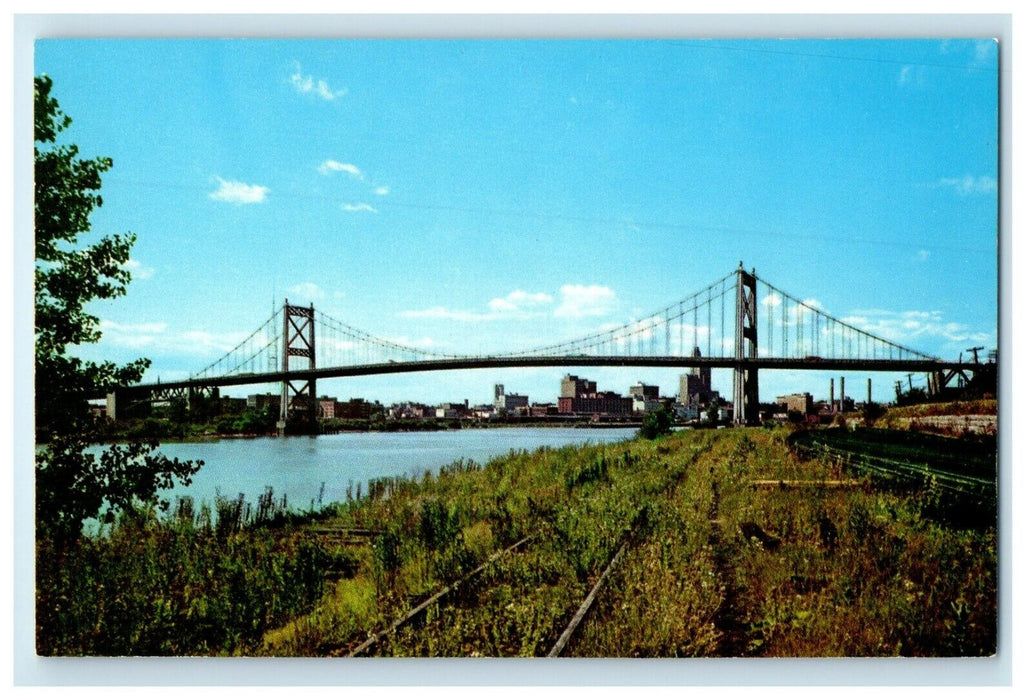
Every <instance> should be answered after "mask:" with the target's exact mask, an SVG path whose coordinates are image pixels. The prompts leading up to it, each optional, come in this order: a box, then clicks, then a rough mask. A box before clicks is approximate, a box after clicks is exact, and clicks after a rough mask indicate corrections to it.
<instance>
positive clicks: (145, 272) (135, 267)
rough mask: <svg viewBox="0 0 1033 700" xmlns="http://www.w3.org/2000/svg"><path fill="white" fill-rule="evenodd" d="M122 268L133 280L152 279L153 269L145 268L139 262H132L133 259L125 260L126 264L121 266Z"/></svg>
mask: <svg viewBox="0 0 1033 700" xmlns="http://www.w3.org/2000/svg"><path fill="white" fill-rule="evenodd" d="M123 267H124V268H126V269H127V270H129V272H130V273H131V274H132V275H133V279H134V280H148V279H150V278H151V277H154V268H153V267H147V266H146V265H144V264H143V263H141V262H140V261H139V260H134V259H133V258H129V260H126V264H125V265H123Z"/></svg>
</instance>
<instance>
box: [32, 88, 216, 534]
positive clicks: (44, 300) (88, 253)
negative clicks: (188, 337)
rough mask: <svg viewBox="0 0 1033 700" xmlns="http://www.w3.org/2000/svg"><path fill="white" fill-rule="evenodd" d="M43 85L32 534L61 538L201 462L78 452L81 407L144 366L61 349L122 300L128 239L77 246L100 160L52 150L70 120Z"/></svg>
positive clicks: (150, 452)
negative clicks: (101, 307)
mask: <svg viewBox="0 0 1033 700" xmlns="http://www.w3.org/2000/svg"><path fill="white" fill-rule="evenodd" d="M52 87H53V82H52V81H51V79H50V78H49V77H47V76H45V75H44V76H38V77H36V78H35V115H34V116H35V118H34V127H35V148H34V160H35V245H36V248H35V250H36V269H35V283H36V290H35V311H36V327H35V345H36V347H35V370H36V377H35V379H36V386H35V389H36V442H37V444H39V445H42V448H41V449H39V450H37V454H36V523H37V528H38V534H40V535H43V536H48V535H49V536H52V537H55V538H61V539H68V538H73V537H75V536H78V535H79V533H80V532H81V530H82V525H83V521H84V520H85V519H87V518H90V517H95V516H97V515H98V514H99V513H101V512H102V511H103V510H106V511H107V512H108V513H109V514H113V513H114V512H116V511H118V510H121V509H126V508H129V507H132V506H133V505H134V504H137V503H145V504H150V505H162V506H166V507H167V504H166V503H160V502H159V501H158V498H157V491H158V489H161V488H168V487H171V486H172V485H173V484H174V479H175V478H179V479H182V480H183V481H185V482H186V483H189V480H190V476H191V475H192V474H193V473H195V472H196V471H197V469H199V468H200V466H201V463H200V462H198V463H194V462H181V461H179V460H170V459H168V458H166V457H164V456H162V455H158V454H155V453H154V449H155V448H156V447H157V444H156V443H153V442H134V443H129V444H126V445H118V446H113V447H111V448H110V449H108V450H107V451H105V452H104V453H102V454H100V455H93V454H88V453H86V451H85V450H86V448H87V447H88V446H89V445H90V444H93V443H96V442H99V440H100V437H101V432H100V430H99V425H98V422H97V420H96V418H94V416H93V415H92V414H91V412H90V410H89V404H88V400H89V399H90V398H91V397H94V396H98V395H103V394H104V393H105V392H107V391H109V390H110V389H112V388H114V387H116V386H120V385H126V384H130V383H133V382H138V381H139V380H140V378H141V377H142V375H143V372H144V370H146V369H147V367H148V366H149V362H148V361H147V360H144V359H139V360H135V361H134V362H131V363H129V364H127V365H124V366H117V365H115V364H114V363H112V362H101V363H96V362H87V361H84V360H81V359H79V358H77V357H74V356H71V355H69V353H68V350H69V348H73V347H75V346H78V345H84V344H88V343H95V342H97V340H99V339H100V335H101V334H100V321H99V319H98V318H97V317H96V316H94V315H93V314H91V313H89V311H88V310H87V306H88V304H89V303H90V302H92V301H94V300H107V299H114V298H116V297H119V296H122V295H123V294H125V292H126V285H127V284H128V283H129V281H130V279H131V277H130V274H129V270H128V269H127V268H126V263H127V262H128V260H129V251H130V248H131V247H132V245H133V242H134V241H135V238H136V237H135V236H134V235H133V234H131V233H130V234H124V235H122V234H114V235H109V236H104V237H102V238H101V239H100V240H98V241H97V242H95V243H94V244H93V245H89V246H85V245H81V244H80V242H79V236H80V235H81V234H86V233H88V232H89V230H90V221H89V218H90V214H91V213H92V211H93V209H94V208H95V207H99V206H101V204H102V200H101V196H100V186H101V174H102V173H104V172H106V171H107V170H108V169H109V168H110V167H111V165H112V163H111V159H110V158H102V157H101V158H93V159H83V158H80V157H79V149H78V148H77V147H76V146H75V145H74V144H67V143H58V140H59V139H58V137H59V135H60V133H61V132H62V131H64V130H65V129H67V128H68V127H69V125H71V123H72V120H71V118H70V117H69V116H68V115H66V114H65V113H64V112H62V111H61V108H60V106H59V105H58V103H57V100H56V99H55V98H54V97H53V96H52V95H51V89H52Z"/></svg>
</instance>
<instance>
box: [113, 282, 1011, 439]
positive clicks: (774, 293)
mask: <svg viewBox="0 0 1033 700" xmlns="http://www.w3.org/2000/svg"><path fill="white" fill-rule="evenodd" d="M317 327H318V328H319V329H320V331H319V337H318V338H317V334H316V328H317ZM317 340H318V343H317ZM981 349H982V348H973V349H972V350H973V351H975V350H981ZM317 351H318V353H317ZM317 354H318V357H319V360H318V361H317ZM978 360H979V358H978V356H976V354H975V352H973V361H972V362H962V360H961V357H960V356H959V357H958V360H957V361H948V360H942V359H938V358H936V357H933V356H932V355H929V354H926V353H923V352H921V351H918V350H914V349H912V348H908V347H905V346H904V345H901V344H900V343H898V342H895V341H893V340H888V339H886V338H882V337H879V336H876V335H874V334H873V333H872V332H870V331H868V330H865V329H863V328H860V327H858V326H857V325H856V322H853V323H848V322H845V321H842V320H840V319H838V318H835V317H833V316H832V315H831V314H829V313H828V312H826V311H825V310H824V309H823V308H821V305H820V304H818V303H817V302H813V301H803V300H801V299H800V298H798V297H795V296H792V295H790V294H788V293H786V292H784V291H782V290H781V289H779V288H778V287H775V286H774V285H771V284H770V283H768V282H766V281H764V280H762V279H761V278H760V277H758V276H757V275H756V273H755V272H754V271H749V272H748V271H746V270H745V269H743V267H742V263H740V264H739V267H738V269H736V270H734V271H732V272H731V273H729V274H727V275H725V276H724V277H723V278H721V279H720V280H718V281H717V282H714V283H713V284H711V285H709V286H708V287H706V288H704V289H702V290H700V291H698V292H696V293H694V294H691V295H689V296H687V297H685V298H683V299H681V300H680V301H678V302H675V303H674V304H670V305H668V306H667V307H665V308H663V309H660V310H659V311H657V312H655V313H653V314H651V315H649V316H647V317H644V318H640V319H638V320H635V321H631V322H629V323H625V324H624V325H620V326H616V327H613V328H610V329H608V330H603V331H599V332H596V333H593V334H591V335H589V336H585V337H580V338H575V339H574V340H569V341H565V342H561V343H554V344H550V345H545V346H541V347H537V348H531V349H527V350H524V351H521V352H508V351H507V352H490V351H472V352H469V353H466V354H458V353H454V354H445V353H441V352H434V351H431V350H427V349H424V348H415V347H411V346H406V345H403V344H400V343H398V342H395V341H391V340H386V339H384V338H379V337H376V336H373V335H371V334H369V333H366V332H364V331H361V330H359V329H357V328H354V327H352V326H350V325H348V324H346V323H343V322H341V321H338V320H337V319H334V318H331V317H329V316H327V315H326V314H321V313H320V314H317V312H316V310H315V308H314V307H313V306H311V305H309V306H307V307H305V306H295V305H291V304H290V303H289V302H288V301H287V300H284V304H283V307H282V309H278V310H276V311H274V312H273V314H272V316H270V317H269V318H268V319H267V320H266V321H265V322H264V323H263V324H262V326H260V327H259V328H258V329H257V330H255V331H254V332H253V333H251V335H250V336H248V337H247V338H246V339H245V340H244V341H242V342H241V343H240V344H239V345H237V347H235V348H233V349H232V350H230V351H229V352H227V353H226V354H225V355H224V356H223V357H221V358H219V359H218V360H216V361H215V362H212V363H211V364H210V365H208V367H206V368H205V369H203V370H201V371H200V372H198V373H197V374H195V375H194V376H192V377H190V378H189V379H184V380H178V381H172V382H156V383H150V384H138V385H133V386H126V387H119V388H116V389H115V390H114V391H112V392H111V393H110V394H108V395H107V398H108V415H109V416H112V417H117V416H118V414H119V411H120V407H121V406H125V405H127V403H134V402H139V401H147V400H161V399H169V398H172V397H173V396H183V395H186V396H187V397H189V396H191V395H193V394H195V393H205V392H208V393H211V392H213V391H215V390H217V389H218V388H220V387H228V386H247V385H257V384H267V383H279V384H281V386H282V392H281V401H280V411H281V415H280V421H281V424H282V425H286V424H287V421H288V419H289V418H291V417H292V416H297V415H299V414H300V415H301V416H302V417H303V418H305V416H307V418H305V420H308V421H309V422H311V423H313V424H314V422H315V406H316V382H317V381H318V380H321V379H331V378H340V377H361V376H372V375H389V374H404V373H411V372H440V371H449V370H472V369H504V368H516V367H669V368H678V369H684V370H686V371H687V370H689V369H692V368H715V369H719V368H723V369H730V370H732V393H733V396H732V404H733V412H734V420H735V423H736V424H740V425H742V424H752V423H756V422H757V419H758V406H759V390H758V381H757V375H758V373H759V372H760V370H815V371H820V370H825V371H866V372H900V373H923V374H926V375H928V377H929V387H930V389H931V390H932V391H934V392H935V391H939V390H940V389H942V388H943V387H945V386H947V383H948V382H950V381H953V380H956V381H958V382H959V383H964V382H965V381H968V380H969V379H970V377H974V376H975V375H976V374H977V373H980V372H984V371H986V370H987V369H988V367H992V365H993V363H992V362H991V363H990V364H989V365H988V364H986V363H983V364H980V363H979V361H978ZM95 398H100V397H95Z"/></svg>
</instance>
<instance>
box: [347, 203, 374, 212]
mask: <svg viewBox="0 0 1033 700" xmlns="http://www.w3.org/2000/svg"><path fill="white" fill-rule="evenodd" d="M341 209H343V210H344V211H351V212H356V211H367V212H370V213H371V214H376V213H377V210H376V209H375V208H373V207H372V206H370V205H369V204H366V203H365V202H356V203H354V204H342V205H341Z"/></svg>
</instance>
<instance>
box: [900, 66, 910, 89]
mask: <svg viewBox="0 0 1033 700" xmlns="http://www.w3.org/2000/svg"><path fill="white" fill-rule="evenodd" d="M911 68H912V67H911V66H904V67H903V68H901V69H900V74H899V75H898V76H897V85H904V84H905V83H907V81H908V76H910V75H911Z"/></svg>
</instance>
